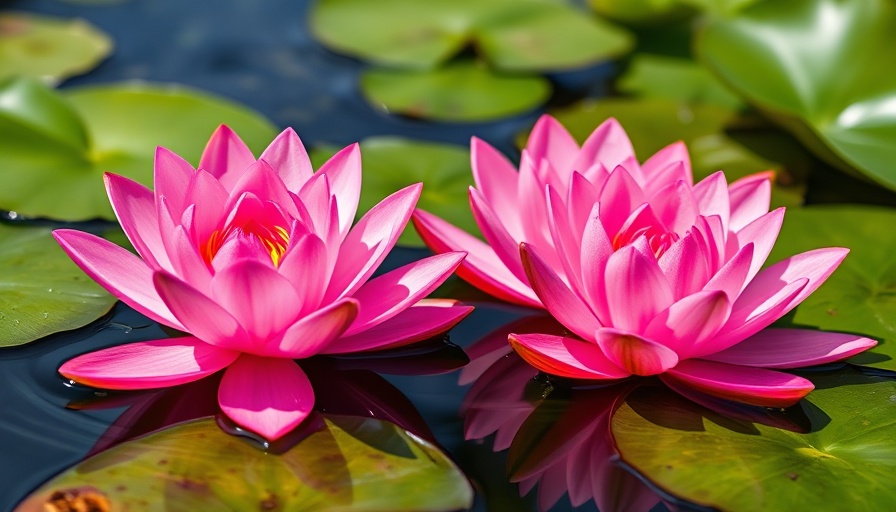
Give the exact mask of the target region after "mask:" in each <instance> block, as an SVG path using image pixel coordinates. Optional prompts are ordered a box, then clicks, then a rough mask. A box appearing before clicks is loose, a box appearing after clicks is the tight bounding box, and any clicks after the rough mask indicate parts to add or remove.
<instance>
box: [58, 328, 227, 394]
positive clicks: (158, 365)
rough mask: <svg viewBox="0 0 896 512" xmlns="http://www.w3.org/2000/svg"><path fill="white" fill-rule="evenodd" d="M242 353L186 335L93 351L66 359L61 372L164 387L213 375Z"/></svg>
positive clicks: (91, 382) (101, 384)
mask: <svg viewBox="0 0 896 512" xmlns="http://www.w3.org/2000/svg"><path fill="white" fill-rule="evenodd" d="M238 356H239V352H234V351H230V350H224V349H221V348H218V347H215V346H213V345H209V344H208V343H204V342H202V341H200V340H198V339H196V338H194V337H192V336H186V337H183V338H167V339H162V340H152V341H141V342H137V343H128V344H127V345H119V346H117V347H111V348H107V349H104V350H99V351H97V352H90V353H88V354H84V355H81V356H78V357H76V358H74V359H70V360H68V361H66V362H65V363H64V364H63V365H62V366H61V367H60V368H59V373H61V374H62V375H63V376H64V377H65V378H67V379H71V380H73V381H75V382H79V383H81V384H86V385H88V386H93V387H97V388H105V389H151V388H163V387H167V386H176V385H178V384H184V383H187V382H192V381H194V380H197V379H201V378H202V377H205V376H206V375H211V374H212V373H215V372H216V371H218V370H220V369H221V368H224V367H226V366H227V365H229V364H230V363H232V362H233V361H234V360H235V359H236V358H237V357H238Z"/></svg>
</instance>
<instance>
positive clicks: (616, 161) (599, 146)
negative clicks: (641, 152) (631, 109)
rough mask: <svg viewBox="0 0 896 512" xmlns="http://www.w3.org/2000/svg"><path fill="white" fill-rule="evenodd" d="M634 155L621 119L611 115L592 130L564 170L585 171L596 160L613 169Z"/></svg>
mask: <svg viewBox="0 0 896 512" xmlns="http://www.w3.org/2000/svg"><path fill="white" fill-rule="evenodd" d="M634 157H635V150H634V148H632V143H631V141H630V140H629V138H628V135H626V133H625V130H624V129H623V128H622V125H620V124H619V121H617V120H616V119H614V118H612V117H611V118H609V119H607V120H606V121H604V122H603V123H601V124H600V126H598V127H597V128H595V129H594V131H593V132H591V135H589V136H588V138H587V139H586V140H585V142H584V143H583V144H582V149H581V150H580V151H579V153H578V155H577V156H576V159H575V160H574V161H573V163H572V164H571V166H570V167H569V168H568V169H567V168H562V170H564V171H567V172H568V171H579V172H584V171H585V169H587V168H588V167H589V166H590V165H591V164H593V163H594V162H600V163H601V164H602V165H603V166H604V167H605V168H607V169H613V168H615V167H616V166H617V165H620V164H623V163H625V162H626V161H628V160H631V159H634Z"/></svg>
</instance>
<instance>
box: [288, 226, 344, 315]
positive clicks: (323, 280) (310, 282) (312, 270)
mask: <svg viewBox="0 0 896 512" xmlns="http://www.w3.org/2000/svg"><path fill="white" fill-rule="evenodd" d="M329 250H330V249H329V248H328V247H327V246H326V244H325V243H324V241H323V240H321V239H320V238H318V237H317V236H315V235H314V234H312V233H308V234H306V235H304V236H302V237H301V238H300V239H299V241H298V242H295V243H293V244H292V246H291V247H290V250H289V251H288V252H287V253H286V254H285V255H284V256H283V260H281V262H280V267H279V268H278V271H279V272H280V275H282V276H283V277H285V278H286V279H287V280H288V281H289V282H291V283H293V286H294V288H295V289H296V291H297V292H298V294H299V301H298V302H297V303H296V304H295V307H296V309H297V310H298V311H299V314H307V313H308V312H310V311H314V310H315V309H317V308H318V307H319V306H320V303H321V300H322V299H323V296H324V292H325V291H326V289H327V282H328V281H329V280H330V271H331V269H330V267H329V265H328V260H329Z"/></svg>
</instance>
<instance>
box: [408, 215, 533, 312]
mask: <svg viewBox="0 0 896 512" xmlns="http://www.w3.org/2000/svg"><path fill="white" fill-rule="evenodd" d="M413 220H414V227H415V228H416V229H417V232H418V233H419V234H420V238H422V239H423V241H424V242H425V243H426V245H427V247H429V248H430V249H432V251H433V252H435V253H444V252H449V251H460V250H464V251H467V257H466V258H465V259H464V261H463V263H461V265H460V268H458V270H457V275H458V276H459V277H460V278H461V279H463V280H465V281H467V282H468V283H470V284H472V285H473V286H475V287H477V288H479V289H480V290H482V291H484V292H485V293H488V294H490V295H494V296H495V297H498V298H499V299H502V300H506V301H508V302H513V303H516V304H522V305H524V306H530V307H535V308H542V307H543V306H542V305H541V302H540V301H539V300H538V297H536V296H535V292H533V291H532V289H531V288H530V287H529V285H528V284H526V283H523V282H522V281H520V280H519V279H517V278H516V276H514V275H513V274H512V273H511V272H510V270H508V269H507V267H505V266H504V264H503V263H501V260H500V259H498V256H497V255H496V254H495V251H494V250H493V249H492V248H491V247H489V245H488V244H486V243H485V242H483V241H482V240H480V239H478V238H476V237H474V236H472V235H470V234H469V233H467V232H465V231H463V230H461V229H458V228H456V227H454V226H452V225H451V224H449V223H447V222H445V221H444V220H442V219H440V218H438V217H436V216H435V215H433V214H431V213H428V212H425V211H423V210H420V209H418V210H416V211H415V212H414V217H413Z"/></svg>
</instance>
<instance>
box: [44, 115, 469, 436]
mask: <svg viewBox="0 0 896 512" xmlns="http://www.w3.org/2000/svg"><path fill="white" fill-rule="evenodd" d="M105 181H106V190H107V191H108V194H109V199H110V200H111V202H112V206H113V208H114V210H115V213H116V215H117V216H118V219H119V222H120V223H121V226H122V228H123V229H124V231H125V234H127V236H128V238H129V239H130V241H131V243H132V244H133V246H134V248H135V249H136V250H137V252H138V253H139V255H140V257H138V256H135V255H133V254H131V253H130V252H128V251H127V250H125V249H123V248H121V247H118V246H116V245H114V244H112V243H110V242H108V241H106V240H104V239H102V238H99V237H96V236H93V235H90V234H88V233H83V232H80V231H74V230H67V229H63V230H57V231H55V233H54V234H55V236H56V239H57V240H58V241H59V243H60V244H61V245H62V247H63V249H65V251H66V252H67V253H68V254H69V256H71V258H72V259H73V260H74V261H75V262H76V263H77V264H78V265H79V266H80V267H81V268H82V269H83V270H84V271H85V272H86V273H87V274H88V275H90V277H92V278H93V279H94V280H95V281H97V282H98V283H99V284H101V285H102V286H104V287H105V288H106V289H107V290H109V291H110V292H111V293H112V294H114V295H115V296H116V297H118V298H119V299H121V300H122V301H123V302H125V303H126V304H128V305H129V306H131V307H132V308H134V309H135V310H137V311H138V312H140V313H142V314H144V315H146V316H148V317H149V318H151V319H153V320H156V321H158V322H160V323H162V324H164V325H168V326H170V327H173V328H175V329H178V330H181V331H185V332H187V333H189V334H190V335H189V336H185V337H180V338H171V339H159V340H152V341H145V342H140V343H131V344H127V345H122V346H118V347H112V348H109V349H105V350H100V351H98V352H93V353H89V354H85V355H82V356H79V357H76V358H74V359H72V360H70V361H68V362H66V363H65V364H63V365H62V367H61V368H60V369H59V371H60V373H61V374H62V375H64V376H65V377H67V378H70V379H72V380H75V381H77V382H80V383H83V384H87V385H91V386H95V387H101V388H107V389H146V388H159V387H166V386H174V385H177V384H182V383H185V382H190V381H193V380H197V379H200V378H202V377H205V376H207V375H210V374H212V373H215V372H217V371H219V370H221V369H224V368H226V371H225V373H224V375H223V378H222V380H221V385H220V387H219V389H218V402H219V404H220V406H221V409H222V410H223V412H224V413H225V414H226V415H227V416H229V417H230V418H231V419H233V420H234V421H235V422H236V423H238V424H239V425H242V426H244V427H246V428H248V429H250V430H253V431H255V432H257V433H259V434H261V435H263V436H265V437H266V438H268V439H271V440H273V439H277V438H279V437H281V436H283V435H284V434H285V433H287V432H289V431H290V430H292V429H293V428H294V427H296V426H297V425H298V424H299V423H301V421H302V420H303V419H304V418H305V417H306V416H307V415H308V413H309V412H310V411H311V409H312V407H313V404H314V392H313V390H312V388H311V384H310V383H309V381H308V378H307V377H306V375H305V374H304V373H303V372H302V370H301V368H300V367H299V366H298V365H297V364H296V363H295V362H294V361H293V360H294V359H301V358H306V357H310V356H313V355H316V354H341V353H347V352H361V351H369V350H378V349H385V348H392V347H397V346H400V345H405V344H408V343H411V342H414V341H419V340H422V339H425V338H428V337H431V336H434V335H436V334H438V333H440V332H442V331H445V330H447V329H449V328H451V327H452V326H453V325H455V324H456V323H457V322H459V321H460V320H461V319H462V318H463V317H464V316H466V315H467V314H468V313H469V312H470V310H471V308H470V307H468V306H463V305H459V304H457V303H455V301H451V300H428V299H423V298H424V297H425V296H426V295H427V294H429V293H430V292H431V291H432V290H434V289H435V288H436V287H437V286H438V285H439V284H441V283H442V282H443V281H444V280H445V279H446V278H447V277H448V276H449V275H450V274H451V273H452V272H453V271H454V269H455V268H456V267H457V266H458V265H459V264H460V262H461V261H462V260H463V257H464V254H463V253H462V252H449V253H446V254H442V255H437V256H433V257H429V258H425V259H423V260H420V261H416V262H414V263H411V264H408V265H406V266H403V267H401V268H398V269H396V270H393V271H391V272H388V273H386V274H384V275H381V276H379V277H375V278H373V279H371V275H372V274H373V273H374V271H375V270H376V269H377V267H378V266H379V265H380V263H381V262H382V261H383V259H384V258H385V257H386V255H387V253H388V252H389V250H390V249H391V248H392V246H393V245H394V244H395V241H396V240H397V238H398V236H399V235H400V234H401V232H402V230H403V229H404V227H405V224H406V223H407V221H408V219H409V217H410V216H411V212H412V211H413V208H414V205H415V204H416V202H417V199H418V197H419V195H420V189H421V186H420V184H417V185H412V186H410V187H407V188H405V189H402V190H399V191H398V192H396V193H394V194H392V195H391V196H389V197H387V198H386V199H384V200H383V201H382V202H381V203H379V204H377V205H376V206H374V207H373V208H372V209H371V210H370V211H369V212H367V213H366V214H365V215H364V216H363V217H362V218H361V219H360V220H359V221H358V222H357V224H355V225H354V226H352V223H353V220H354V217H355V213H356V209H357V206H358V198H359V193H360V189H361V156H360V150H359V148H358V145H357V144H355V145H352V146H349V147H347V148H345V149H343V150H342V151H340V152H338V153H337V154H336V155H335V156H333V157H332V158H331V159H330V160H329V161H328V162H326V163H325V164H324V165H323V166H322V167H321V168H320V170H318V171H317V172H314V170H313V169H312V166H311V163H310V161H309V159H308V155H307V153H306V151H305V149H304V147H303V145H302V142H301V140H300V139H299V137H298V136H297V135H296V134H295V132H293V131H292V130H291V129H288V130H286V131H284V132H283V133H281V134H280V135H279V136H278V137H277V138H276V139H275V140H274V141H273V142H272V143H271V145H270V146H269V147H268V148H267V149H266V150H265V151H264V153H263V154H262V155H261V157H260V158H258V159H257V160H256V159H255V157H254V156H253V154H252V152H251V151H250V150H249V149H248V148H247V147H246V145H245V144H244V143H243V142H242V141H241V140H240V139H239V137H238V136H237V135H236V134H235V133H234V132H233V131H231V130H230V129H229V128H227V127H225V126H222V127H221V128H219V129H218V130H217V131H216V132H215V134H214V135H213V136H212V138H211V140H210V141H209V143H208V145H207V146H206V148H205V151H204V152H203V154H202V158H201V160H200V162H199V167H198V169H194V168H193V167H192V166H191V165H190V164H189V163H187V162H186V161H185V160H183V159H182V158H180V157H179V156H177V155H175V154H174V153H172V152H170V151H168V150H166V149H164V148H159V149H158V150H157V152H156V157H155V190H154V191H151V190H149V189H148V188H146V187H144V186H142V185H140V184H138V183H135V182H133V181H131V180H129V179H127V178H124V177H121V176H116V175H114V174H107V175H106V177H105Z"/></svg>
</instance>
